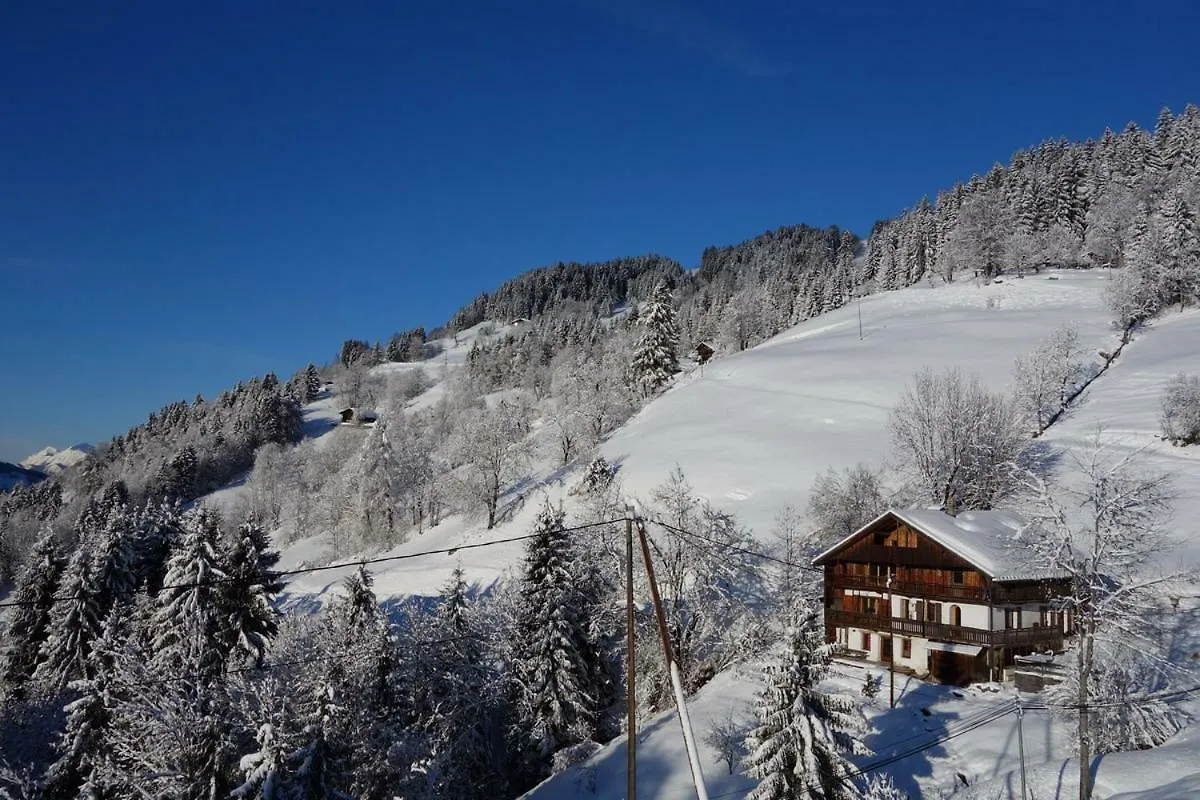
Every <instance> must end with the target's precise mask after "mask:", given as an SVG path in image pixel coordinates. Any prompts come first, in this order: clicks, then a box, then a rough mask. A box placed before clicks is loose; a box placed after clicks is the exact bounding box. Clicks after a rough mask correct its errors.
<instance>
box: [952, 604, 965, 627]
mask: <svg viewBox="0 0 1200 800" xmlns="http://www.w3.org/2000/svg"><path fill="white" fill-rule="evenodd" d="M950 624H951V625H957V626H959V627H962V609H961V608H959V607H958V606H950Z"/></svg>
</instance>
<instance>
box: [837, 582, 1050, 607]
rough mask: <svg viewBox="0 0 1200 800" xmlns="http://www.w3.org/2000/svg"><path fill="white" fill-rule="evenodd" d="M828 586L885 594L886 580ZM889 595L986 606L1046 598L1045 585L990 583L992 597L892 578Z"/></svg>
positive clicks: (972, 590) (978, 589) (969, 589)
mask: <svg viewBox="0 0 1200 800" xmlns="http://www.w3.org/2000/svg"><path fill="white" fill-rule="evenodd" d="M832 586H834V587H836V588H842V589H868V590H871V591H875V592H887V591H888V585H887V578H886V577H885V576H882V575H834V576H833V582H832ZM891 591H892V594H896V595H902V596H905V597H915V598H919V599H922V600H926V599H928V600H951V601H953V600H962V601H965V602H976V603H987V602H988V601H989V599H990V601H991V602H993V603H1038V602H1044V601H1046V600H1047V599H1048V598H1049V597H1050V592H1049V591H1048V589H1047V587H1046V586H1043V585H1041V584H1018V585H1015V586H1008V585H1005V584H993V586H992V597H991V598H989V597H988V593H987V591H986V590H985V589H984V588H983V587H981V586H956V585H954V584H952V583H926V582H924V581H911V580H905V579H903V578H901V577H899V576H893V578H892V588H891Z"/></svg>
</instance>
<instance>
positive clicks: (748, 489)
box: [284, 271, 1200, 596]
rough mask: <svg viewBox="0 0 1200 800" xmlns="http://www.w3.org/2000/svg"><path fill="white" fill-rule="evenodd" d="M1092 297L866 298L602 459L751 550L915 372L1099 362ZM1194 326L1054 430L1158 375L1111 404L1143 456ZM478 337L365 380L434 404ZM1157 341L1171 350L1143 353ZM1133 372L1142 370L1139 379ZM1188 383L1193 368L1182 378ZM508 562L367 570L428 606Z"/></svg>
mask: <svg viewBox="0 0 1200 800" xmlns="http://www.w3.org/2000/svg"><path fill="white" fill-rule="evenodd" d="M1106 284H1107V276H1106V275H1105V274H1104V273H1103V272H1100V271H1064V272H1054V273H1050V274H1040V275H1030V276H1029V277H1027V278H1025V279H1012V278H1009V279H1006V280H1004V281H1003V282H1001V283H988V284H985V285H977V284H976V283H974V282H971V281H966V282H960V283H956V284H952V285H941V284H940V283H939V284H938V285H936V286H932V287H931V286H929V285H920V286H914V287H911V288H908V289H904V290H900V291H895V292H886V293H881V294H877V295H872V296H870V297H868V298H866V299H864V300H863V301H862V307H861V315H862V332H863V335H862V338H861V339H860V338H859V328H858V319H859V311H860V309H859V308H857V307H856V306H848V307H845V308H842V309H839V310H838V311H835V312H833V313H830V314H825V315H822V316H821V317H819V318H816V319H813V320H809V321H807V322H804V323H802V324H800V325H797V326H795V327H793V328H791V329H789V330H788V331H785V332H784V333H782V334H780V335H779V336H777V337H775V338H774V339H772V340H770V341H768V342H766V343H764V344H762V345H760V346H758V347H756V348H753V349H751V350H748V351H746V352H744V353H739V354H736V355H733V356H729V357H726V358H721V359H718V360H717V361H714V362H712V363H710V364H709V365H708V366H706V367H705V368H704V370H703V374H701V373H700V372H699V371H694V372H691V373H690V374H687V375H683V376H680V378H679V379H678V380H677V382H676V385H675V386H674V387H673V388H671V389H670V390H669V391H668V392H666V393H665V394H664V395H663V396H661V397H659V398H657V399H656V400H654V401H653V402H651V403H650V404H649V405H648V406H646V407H645V408H644V409H643V410H642V411H641V412H639V413H638V414H637V415H636V416H635V417H633V419H631V420H630V421H629V422H628V423H626V424H625V425H624V426H623V427H622V428H620V429H618V430H617V431H616V432H615V433H614V434H612V435H611V436H610V437H609V439H608V441H607V442H605V444H604V445H603V446H602V448H601V449H602V452H603V454H604V455H605V456H606V457H607V458H608V459H609V460H610V461H613V462H615V463H617V464H619V465H620V473H619V474H620V476H621V479H622V482H623V485H624V487H625V490H626V492H627V493H628V494H629V495H630V496H633V497H642V498H648V497H649V495H650V493H651V491H652V490H653V488H654V487H655V486H657V485H659V484H661V483H662V482H663V480H664V479H665V478H666V476H667V474H668V473H669V472H670V470H671V469H672V468H674V466H675V465H676V464H678V465H679V466H680V467H682V469H683V471H684V473H685V474H686V476H687V479H688V481H689V482H690V483H691V484H692V486H693V487H694V488H695V490H696V491H697V493H698V494H700V495H702V496H705V497H707V498H708V499H710V500H711V501H712V502H713V503H714V504H715V505H717V506H719V507H722V508H725V509H726V510H729V511H731V512H733V513H735V514H736V515H737V517H738V519H739V520H740V521H741V522H742V523H743V524H745V525H747V526H748V527H749V528H750V529H751V530H752V532H753V533H754V534H755V535H756V536H757V537H758V538H760V539H762V540H767V539H768V538H769V536H770V531H771V527H772V525H773V521H774V519H775V516H776V515H777V514H778V513H779V512H780V511H781V510H782V509H783V508H784V507H785V506H787V505H793V506H796V507H798V508H800V509H803V508H804V507H805V505H806V503H807V500H808V492H809V489H810V487H811V486H812V483H813V481H814V479H815V478H816V477H817V476H818V475H820V474H821V473H823V472H824V471H826V470H827V469H829V468H835V469H840V468H842V467H848V466H852V465H854V464H856V463H858V462H864V463H866V464H868V465H869V466H872V467H876V468H878V467H882V466H883V465H884V463H885V461H886V459H887V455H888V451H889V440H888V434H887V429H886V421H887V415H888V412H889V410H890V409H891V408H892V407H893V406H894V405H895V403H896V401H897V399H898V398H899V397H900V395H901V393H902V391H903V390H904V387H905V385H906V384H907V383H908V382H909V381H910V380H911V378H912V376H913V374H914V373H915V372H916V371H918V370H919V369H921V368H922V367H925V366H930V367H933V368H934V369H935V370H940V369H942V368H945V367H951V366H958V367H961V368H962V369H964V370H966V371H968V372H975V373H978V374H979V375H980V377H981V379H982V380H983V381H984V382H985V383H986V384H988V385H989V386H991V387H992V388H995V389H1004V388H1007V387H1008V386H1009V384H1010V382H1011V378H1012V367H1013V362H1014V360H1015V359H1016V358H1017V357H1018V356H1021V355H1024V354H1025V353H1027V352H1029V351H1030V350H1032V349H1033V348H1034V347H1035V346H1036V345H1037V343H1038V342H1039V341H1040V340H1041V339H1043V338H1044V337H1046V336H1047V335H1048V334H1049V333H1050V332H1051V331H1052V330H1053V329H1054V328H1055V327H1056V326H1058V325H1060V324H1062V323H1066V322H1070V323H1073V324H1074V325H1075V326H1076V328H1077V329H1078V331H1079V335H1080V341H1081V343H1082V345H1083V346H1084V348H1085V352H1086V351H1092V352H1095V351H1100V350H1104V351H1111V350H1112V349H1113V348H1114V347H1115V345H1116V344H1117V342H1118V340H1119V335H1118V332H1117V331H1115V330H1114V329H1113V327H1112V325H1111V323H1110V321H1109V318H1110V315H1109V313H1108V312H1107V311H1106V310H1105V308H1104V302H1103V294H1104V288H1105V286H1106ZM1188 320H1196V323H1190V322H1188ZM1192 324H1200V315H1192V314H1184V315H1182V316H1181V317H1180V318H1179V320H1178V321H1174V320H1172V319H1167V320H1165V321H1163V322H1156V323H1155V324H1154V325H1153V326H1151V327H1150V328H1148V329H1147V330H1145V331H1144V332H1142V333H1140V334H1138V336H1137V337H1136V338H1135V339H1134V341H1133V343H1131V344H1130V345H1129V346H1128V347H1127V348H1126V351H1125V355H1123V356H1122V357H1121V358H1120V359H1119V360H1118V362H1117V363H1116V365H1115V366H1114V367H1113V368H1112V369H1111V370H1110V371H1109V372H1108V373H1106V374H1105V375H1104V376H1103V377H1101V378H1100V379H1099V380H1098V381H1097V382H1096V383H1095V384H1093V386H1092V388H1091V389H1090V390H1089V391H1088V393H1087V395H1086V396H1085V397H1084V398H1082V403H1081V404H1080V406H1079V407H1078V409H1076V410H1074V411H1072V412H1071V413H1070V414H1068V415H1067V417H1066V418H1065V419H1064V421H1063V422H1061V423H1059V425H1060V426H1061V427H1062V428H1063V430H1064V431H1067V430H1068V429H1069V430H1085V429H1087V428H1088V427H1094V425H1095V423H1094V422H1092V423H1088V422H1087V419H1088V415H1091V414H1093V412H1092V411H1091V410H1090V409H1091V408H1092V407H1093V406H1094V405H1095V404H1097V403H1102V402H1106V401H1102V400H1101V399H1102V398H1105V397H1107V394H1106V392H1107V391H1108V389H1107V387H1108V386H1109V385H1110V382H1112V383H1111V385H1113V386H1116V387H1119V386H1120V385H1121V384H1122V383H1124V381H1125V379H1124V378H1121V377H1120V376H1122V375H1124V374H1125V373H1127V372H1128V373H1130V374H1134V375H1137V374H1143V373H1145V374H1146V375H1154V376H1157V377H1144V378H1143V379H1140V380H1142V391H1143V395H1142V397H1141V399H1140V400H1139V399H1138V397H1130V398H1128V399H1127V400H1126V401H1125V402H1127V403H1129V404H1132V405H1137V406H1138V411H1137V413H1138V415H1139V416H1138V417H1137V419H1138V420H1140V421H1139V422H1137V423H1136V426H1137V427H1136V431H1137V432H1138V433H1137V436H1138V437H1140V438H1141V439H1145V440H1146V441H1147V442H1148V443H1151V444H1152V445H1153V443H1154V442H1155V441H1156V439H1155V436H1154V434H1155V432H1156V430H1157V422H1156V420H1157V413H1158V411H1157V409H1158V397H1157V396H1158V393H1160V392H1161V389H1162V385H1163V384H1165V381H1166V378H1167V377H1169V375H1170V374H1172V373H1173V372H1175V371H1178V370H1179V369H1181V368H1186V364H1185V363H1174V362H1175V361H1180V362H1186V361H1187V353H1186V344H1184V343H1183V342H1184V341H1186V339H1187V338H1188V337H1187V336H1186V335H1183V334H1188V333H1189V332H1190V331H1192V330H1193V329H1191V328H1189V327H1188V326H1189V325H1192ZM481 328H482V326H476V328H473V329H471V330H470V331H467V332H464V333H462V334H460V335H459V341H458V343H457V344H455V343H453V342H446V344H448V345H450V346H449V347H448V348H447V351H446V353H445V354H444V355H442V356H439V357H438V358H437V359H435V360H433V361H429V362H422V363H421V364H420V365H412V366H410V365H405V364H397V365H386V366H383V367H379V368H377V369H378V370H384V371H386V370H404V369H411V368H413V367H414V366H422V367H423V368H425V369H426V371H427V372H429V373H431V374H432V377H434V378H435V380H436V381H437V382H436V383H435V384H434V385H433V387H432V388H431V389H429V390H428V391H427V392H426V393H425V394H423V395H421V396H420V397H418V398H416V399H415V400H413V401H411V402H410V406H412V405H422V404H425V403H429V402H432V401H433V400H434V399H435V398H436V397H437V396H440V392H442V391H443V390H444V382H443V381H442V380H441V378H442V376H443V375H444V374H445V373H448V372H449V371H452V370H453V369H454V368H455V366H456V365H460V364H462V363H463V360H465V357H466V354H467V353H468V352H469V350H470V347H471V344H472V342H473V341H474V339H475V338H476V337H479V336H481V335H483V334H481V333H480V330H481ZM1185 328H1186V329H1188V330H1184V329H1185ZM484 330H486V329H484ZM1172 330H1179V331H1180V333H1181V335H1180V336H1175V335H1174V334H1173V333H1171V331H1172ZM1160 331H1162V333H1161V334H1160ZM502 333H503V330H500V329H497V330H496V332H495V334H494V335H500V334H502ZM1160 339H1170V340H1171V342H1172V343H1171V344H1167V343H1166V342H1164V343H1162V344H1155V342H1156V341H1157V340H1160ZM1159 348H1165V349H1166V350H1167V351H1168V352H1167V355H1163V356H1160V355H1158V354H1157V353H1158V349H1159ZM1171 354H1173V355H1171ZM1168 356H1170V357H1171V358H1172V359H1174V360H1173V361H1172V362H1171V363H1170V364H1167V363H1165V362H1164V363H1162V364H1159V361H1160V360H1161V359H1163V358H1167V357H1168ZM1095 360H1097V361H1099V356H1095ZM1143 361H1147V362H1148V364H1147V365H1146V366H1138V365H1139V364H1140V363H1141V362H1143ZM439 364H440V365H441V367H440V368H439V366H438V365H439ZM1198 369H1200V363H1198V364H1196V365H1195V367H1193V368H1192V371H1197V370H1198ZM1129 391H1133V390H1132V389H1131V390H1129ZM1122 393H1123V390H1121V389H1120V388H1117V389H1116V390H1115V391H1114V395H1116V396H1118V397H1119V396H1121V395H1122ZM333 405H334V403H333V402H332V401H320V402H319V403H318V404H316V405H314V406H310V407H309V408H308V409H307V410H306V419H309V420H311V421H313V422H314V423H315V424H317V426H318V427H316V428H314V429H313V433H318V432H320V431H321V430H322V428H321V426H322V425H330V424H332V423H331V418H332V415H333V414H334V413H335V409H334V408H333ZM1099 407H1100V408H1101V412H1100V416H1101V417H1103V416H1106V415H1111V414H1120V413H1122V411H1121V409H1120V408H1114V409H1112V410H1111V411H1103V408H1104V406H1103V405H1100V406H1099ZM1131 419H1132V417H1131ZM326 429H327V428H326ZM1054 434H1055V435H1057V430H1055V431H1054ZM1077 443H1078V440H1077V438H1075V439H1072V438H1071V437H1069V436H1068V437H1067V438H1066V439H1064V440H1063V444H1064V445H1073V444H1077ZM1153 446H1155V447H1157V445H1153ZM1163 448H1165V450H1164V453H1166V455H1164V458H1165V457H1171V458H1178V459H1183V460H1184V461H1185V462H1188V463H1191V462H1193V461H1194V460H1195V459H1196V458H1197V456H1196V455H1194V454H1192V453H1191V452H1183V451H1178V452H1176V453H1174V454H1171V453H1169V452H1167V451H1170V450H1172V448H1170V447H1169V446H1168V445H1161V448H1159V449H1163ZM1197 469H1198V470H1200V468H1197ZM1196 479H1197V480H1200V475H1198V476H1197V477H1196ZM577 480H578V475H577V474H575V473H574V472H573V471H570V470H568V471H566V472H562V471H559V470H557V469H555V468H554V466H552V465H551V464H550V463H549V462H547V463H546V464H544V465H543V468H542V469H541V470H540V471H539V473H538V475H537V476H535V480H534V481H532V482H530V483H527V484H525V485H524V486H523V488H522V489H521V491H519V492H518V491H515V490H514V491H511V492H509V493H508V494H507V495H506V496H505V498H503V501H502V502H503V503H505V504H506V509H505V513H503V514H502V519H503V520H504V521H503V522H502V523H501V524H499V525H498V526H497V528H496V529H495V530H493V531H485V530H483V526H482V524H481V523H480V521H478V520H471V519H464V518H461V517H450V518H448V519H447V520H445V521H444V522H442V524H440V525H439V526H438V527H437V528H435V529H433V530H431V531H428V532H426V533H425V534H424V535H422V536H419V537H414V538H413V539H411V540H410V541H409V542H406V543H404V544H402V545H400V546H398V547H397V548H394V549H393V550H391V551H389V552H387V553H384V554H381V555H383V556H401V555H403V556H407V555H409V554H412V553H417V552H421V551H425V550H430V549H446V548H453V547H457V546H459V545H462V544H468V543H480V542H486V541H491V540H495V539H502V538H507V537H511V536H514V535H520V534H523V533H525V532H526V531H527V530H528V525H529V523H530V522H531V521H532V518H533V515H534V514H535V513H536V506H537V504H538V502H539V501H540V498H541V497H548V498H549V499H551V500H552V501H553V502H558V501H560V500H562V501H564V502H566V504H567V508H568V511H569V510H570V507H571V502H572V499H571V498H570V497H569V496H568V494H567V491H568V489H569V488H570V487H571V486H572V485H573V484H574V482H576V481H577ZM521 552H522V550H521V546H520V544H519V543H517V544H512V545H503V546H497V547H485V548H480V549H476V550H468V551H461V552H458V553H456V554H455V555H454V557H453V558H447V557H446V556H445V555H438V556H432V557H428V558H411V559H410V558H405V559H401V560H397V561H396V562H394V563H392V564H383V565H380V566H379V569H378V573H377V586H378V589H379V591H380V593H381V594H384V595H386V594H389V593H392V594H396V595H411V594H425V593H432V592H434V591H436V589H437V588H438V587H439V586H440V585H441V584H442V583H443V582H444V581H445V579H446V577H447V576H448V574H449V572H450V570H451V569H453V567H454V566H455V564H456V563H458V562H459V560H460V559H461V562H462V564H463V567H464V569H465V570H466V571H467V577H468V579H469V580H472V581H474V582H476V583H477V584H479V585H483V586H486V585H488V584H490V583H491V582H492V581H494V580H495V579H496V578H497V577H499V576H500V575H501V574H502V573H503V572H504V571H505V570H506V569H508V568H510V567H511V566H513V565H515V564H516V563H518V561H519V559H520V555H521ZM318 554H319V548H318V547H316V546H315V545H314V543H311V542H310V543H308V544H307V545H306V546H300V547H298V548H291V549H289V550H288V551H285V553H284V562H285V563H286V564H290V565H292V566H295V565H297V564H299V563H301V562H305V561H308V560H311V559H312V558H314V557H315V556H316V555H318ZM347 571H348V570H347ZM342 577H344V576H343V575H342V574H341V572H340V571H337V570H333V571H328V572H321V573H316V574H315V575H311V576H300V577H298V578H297V579H295V580H294V581H293V582H292V584H291V585H290V589H289V592H290V593H291V594H292V595H293V596H304V595H312V594H316V595H321V594H323V593H324V592H326V591H328V590H331V589H335V588H336V587H337V586H338V584H339V582H340V580H341V578H342Z"/></svg>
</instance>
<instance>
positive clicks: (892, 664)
mask: <svg viewBox="0 0 1200 800" xmlns="http://www.w3.org/2000/svg"><path fill="white" fill-rule="evenodd" d="M887 590H888V607H887V612H888V628H889V629H890V630H889V631H888V633H889V635H890V636H891V643H892V657H891V658H889V659H888V683H889V685H890V689H889V691H890V693H891V700H890V707H891V708H895V707H896V631H895V628H893V627H892V569H891V567H888V578H887Z"/></svg>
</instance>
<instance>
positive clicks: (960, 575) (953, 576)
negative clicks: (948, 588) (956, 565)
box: [950, 569, 967, 586]
mask: <svg viewBox="0 0 1200 800" xmlns="http://www.w3.org/2000/svg"><path fill="white" fill-rule="evenodd" d="M966 582H967V575H966V572H964V571H963V570H961V569H956V570H951V572H950V583H952V584H953V585H955V586H962V585H963V584H964V583H966Z"/></svg>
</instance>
